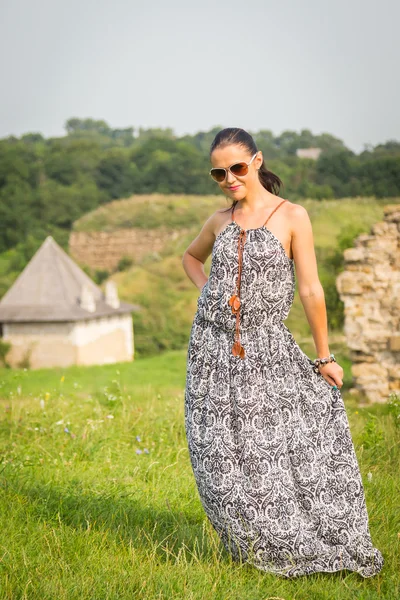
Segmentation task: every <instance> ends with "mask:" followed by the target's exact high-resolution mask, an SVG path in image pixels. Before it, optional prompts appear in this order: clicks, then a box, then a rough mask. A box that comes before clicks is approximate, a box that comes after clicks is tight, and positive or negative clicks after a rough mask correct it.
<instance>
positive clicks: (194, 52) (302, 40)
mask: <svg viewBox="0 0 400 600" xmlns="http://www.w3.org/2000/svg"><path fill="white" fill-rule="evenodd" d="M399 23H400V2H399V1H398V0H380V1H379V2H378V1H372V0H335V1H334V2H332V1H328V0H307V2H304V1H303V2H301V1H299V0H297V1H296V0H280V1H279V2H278V1H276V2H273V1H272V0H264V1H263V0H250V1H249V2H244V1H243V0H240V1H238V0H221V1H218V0H202V1H201V2H196V3H194V2H191V1H190V0H168V1H166V0H154V1H148V2H137V1H136V0H109V1H108V2H107V1H106V0H96V1H95V0H68V1H67V2H66V1H65V0H63V1H61V0H35V1H32V0H0V56H1V58H0V77H1V79H0V81H1V88H2V89H1V95H0V137H5V136H7V135H10V134H14V135H17V136H19V135H21V134H23V133H28V132H37V131H39V132H41V133H43V134H44V135H45V136H46V137H48V136H57V135H63V134H64V133H65V130H64V124H65V122H66V120H67V119H69V118H71V117H79V118H86V117H92V118H95V119H104V120H105V121H107V122H108V124H109V125H110V126H111V127H129V126H133V127H135V128H138V127H140V126H141V127H171V128H172V129H173V130H174V131H175V133H176V134H177V135H182V134H184V133H195V132H197V131H204V130H207V129H210V128H211V127H214V126H218V125H221V126H222V127H243V128H244V129H247V130H249V131H250V132H254V131H258V130H260V129H270V130H272V131H273V133H274V134H275V135H278V134H280V133H282V131H284V130H286V129H292V130H296V131H298V132H300V131H301V129H304V128H307V129H311V131H312V132H313V133H315V134H319V133H322V132H327V133H331V134H333V135H335V136H337V137H339V138H340V139H342V140H343V141H344V142H345V144H346V145H347V146H348V147H350V148H351V149H353V150H354V151H356V152H359V151H361V150H362V149H363V147H364V144H373V145H376V144H378V143H384V142H385V141H387V140H389V139H397V140H400V116H399V106H400V98H399V96H400V93H399V92H400V68H399V61H400V35H399Z"/></svg>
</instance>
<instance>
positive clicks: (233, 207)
mask: <svg viewBox="0 0 400 600" xmlns="http://www.w3.org/2000/svg"><path fill="white" fill-rule="evenodd" d="M284 202H287V199H285V200H282V202H280V203H279V204H278V206H275V208H274V210H273V211H272V213H271V214H270V215H269V217H268V219H267V220H266V221H265V223H264V225H263V227H265V226H266V224H267V223H268V221H269V220H270V218H271V217H272V215H273V214H274V212H275V211H276V210H278V208H279V207H280V206H281V204H283V203H284ZM235 206H236V204H233V205H232V208H231V221H234V220H235V219H234V218H233V213H234V211H235Z"/></svg>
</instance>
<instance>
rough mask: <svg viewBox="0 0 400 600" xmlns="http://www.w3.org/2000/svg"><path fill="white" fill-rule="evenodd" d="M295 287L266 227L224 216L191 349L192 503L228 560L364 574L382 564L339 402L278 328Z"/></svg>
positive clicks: (300, 571)
mask: <svg viewBox="0 0 400 600" xmlns="http://www.w3.org/2000/svg"><path fill="white" fill-rule="evenodd" d="M281 204H282V202H281ZM278 207H279V206H278ZM278 207H276V208H278ZM273 212H274V211H273ZM270 216H271V215H270ZM267 221H268V219H267ZM243 242H244V243H243ZM238 249H239V251H238ZM240 271H241V272H240ZM239 275H240V277H239ZM239 279H240V281H239ZM239 288H240V294H239V293H237V292H238V291H239ZM235 292H236V296H237V297H238V300H236V302H233V301H232V295H233V296H234V297H235ZM294 292H295V274H294V261H293V259H290V258H289V257H288V256H287V254H286V251H285V249H284V247H283V245H282V243H281V242H280V241H279V240H278V238H277V237H276V236H275V235H274V234H273V233H272V232H271V231H270V230H269V229H267V227H266V225H265V224H264V225H263V226H262V227H259V228H257V229H247V230H243V229H242V228H241V227H240V226H239V225H238V224H237V223H236V221H235V220H234V216H233V210H232V218H231V222H229V223H228V225H227V226H226V227H225V229H223V231H221V233H220V234H219V235H218V236H217V238H216V240H215V243H214V246H213V250H212V262H211V270H210V275H209V278H208V281H207V283H206V284H205V285H204V287H203V288H202V290H201V293H200V296H199V298H198V300H197V311H196V314H195V317H194V320H193V325H192V328H191V333H190V339H189V344H188V351H187V372H186V387H185V401H184V406H185V430H186V437H187V443H188V449H189V455H190V461H191V465H192V469H193V473H194V477H195V480H196V484H197V489H198V492H199V497H200V500H201V503H202V505H203V508H204V510H205V513H206V515H207V517H208V519H209V520H210V522H211V524H212V526H213V527H214V529H215V530H216V531H217V533H218V535H219V537H220V539H221V541H222V542H223V544H224V546H225V548H226V549H227V550H228V552H230V554H231V556H232V557H233V559H234V560H242V561H244V562H247V563H250V564H252V565H253V566H255V567H257V568H258V569H261V570H264V571H268V572H271V573H275V574H276V575H278V576H284V577H296V576H299V575H305V574H310V573H315V572H318V571H324V572H334V571H339V570H341V569H349V570H351V571H356V572H357V573H359V574H360V575H362V576H363V577H372V576H373V575H375V574H377V573H378V572H379V571H380V570H381V569H382V566H383V564H384V559H383V556H382V554H381V552H380V551H379V550H378V549H377V548H375V547H374V546H373V545H372V541H371V535H370V531H369V524H368V514H367V508H366V503H365V497H364V488H363V484H362V479H361V474H360V470H359V465H358V462H357V457H356V454H355V450H354V446H353V441H352V437H351V433H350V428H349V422H348V419H347V414H346V410H345V406H344V403H343V399H342V396H341V392H340V390H339V389H334V388H333V387H332V386H331V385H330V384H329V383H328V382H327V381H326V380H325V379H324V378H323V376H322V375H321V374H320V373H316V372H315V371H314V365H313V361H312V360H311V358H309V357H308V356H307V355H306V354H305V353H304V352H303V351H302V350H301V348H300V347H299V345H298V344H297V342H296V341H295V339H294V337H293V335H292V333H291V332H290V330H289V329H288V328H287V326H286V325H285V324H284V323H283V321H284V320H285V319H286V318H287V316H288V314H289V311H290V308H291V306H292V303H293V299H294ZM239 304H240V310H239V311H238V310H235V307H236V309H237V305H239ZM233 305H235V306H233ZM238 312H239V313H240V314H239V316H240V319H239V320H238ZM238 322H239V328H238ZM239 329H240V331H239ZM239 337H240V339H239Z"/></svg>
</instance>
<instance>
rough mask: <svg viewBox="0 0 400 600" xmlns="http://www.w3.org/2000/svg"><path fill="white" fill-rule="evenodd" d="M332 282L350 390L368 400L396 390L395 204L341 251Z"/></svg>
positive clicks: (399, 260)
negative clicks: (341, 263)
mask: <svg viewBox="0 0 400 600" xmlns="http://www.w3.org/2000/svg"><path fill="white" fill-rule="evenodd" d="M344 260H345V270H344V271H343V272H342V273H340V274H339V275H338V277H337V279H336V287H337V290H338V293H339V296H340V298H341V300H342V301H343V302H344V305H345V325H344V330H345V335H346V340H347V345H348V347H349V349H350V351H351V354H350V357H351V360H352V363H353V364H352V374H353V377H354V380H355V388H353V392H354V393H355V394H357V393H358V392H362V393H363V394H365V396H366V397H367V399H368V400H369V401H370V402H386V401H387V400H388V398H389V395H390V394H391V393H392V392H395V393H398V394H400V204H397V205H394V204H391V205H386V206H385V207H384V220H383V221H382V222H379V223H375V225H373V226H372V228H371V231H370V233H369V234H362V235H359V236H358V237H357V239H356V240H355V247H354V248H347V249H346V250H345V251H344Z"/></svg>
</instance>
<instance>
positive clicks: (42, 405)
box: [40, 398, 44, 410]
mask: <svg viewBox="0 0 400 600" xmlns="http://www.w3.org/2000/svg"><path fill="white" fill-rule="evenodd" d="M40 408H41V409H42V410H44V400H43V398H41V400H40Z"/></svg>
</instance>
